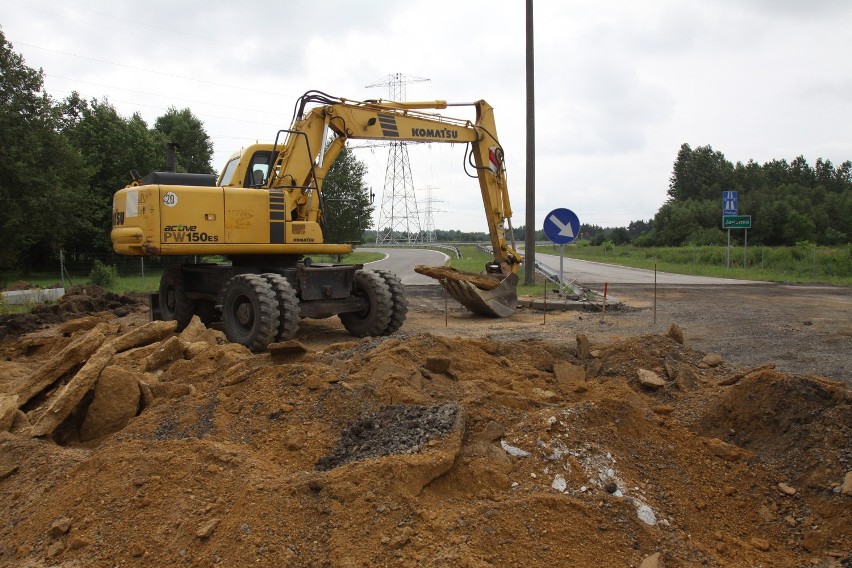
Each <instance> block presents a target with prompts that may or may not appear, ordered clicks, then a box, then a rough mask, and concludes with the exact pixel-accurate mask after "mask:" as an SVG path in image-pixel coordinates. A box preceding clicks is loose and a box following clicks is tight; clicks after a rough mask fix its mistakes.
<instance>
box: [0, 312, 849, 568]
mask: <svg viewBox="0 0 852 568" xmlns="http://www.w3.org/2000/svg"><path fill="white" fill-rule="evenodd" d="M72 324H73V325H72ZM278 353H279V354H274V353H269V354H262V355H253V354H251V353H250V352H248V351H247V350H246V349H245V348H243V347H241V346H238V345H232V344H227V343H225V342H224V340H223V338H222V336H221V334H220V333H218V332H215V331H214V330H209V329H206V328H204V326H203V325H201V324H200V322H199V321H198V320H197V319H196V320H194V321H193V322H192V323H191V324H190V325H189V326H188V327H187V328H186V329H185V330H184V331H183V332H181V333H180V334H179V335H177V334H175V333H174V332H173V325H170V324H168V323H166V322H151V323H144V319H140V318H139V317H138V316H137V317H136V318H135V319H134V317H133V315H132V314H128V316H122V317H115V315H114V314H109V316H107V315H104V314H102V315H100V316H89V317H88V318H81V319H79V320H76V322H66V323H64V324H62V325H61V326H55V327H54V328H53V329H51V330H44V331H42V332H39V334H31V336H28V337H26V338H22V339H20V340H18V341H12V342H10V341H7V342H6V344H5V345H4V346H3V347H2V355H3V356H4V357H3V360H0V363H2V364H0V376H2V377H3V380H2V381H0V425H2V424H3V417H4V416H11V419H10V420H9V421H8V422H9V424H8V428H7V429H11V432H8V433H0V502H2V503H3V512H4V518H5V519H6V522H4V524H3V525H2V526H0V565H3V566H47V565H64V566H77V565H80V566H82V565H85V566H114V565H117V564H147V565H154V566H161V565H162V566H165V565H178V564H179V565H189V566H209V565H222V566H248V565H257V564H260V565H268V566H346V567H348V566H374V565H375V566H384V565H404V566H435V567H437V566H448V565H451V566H469V567H481V566H548V567H549V566H566V565H571V566H628V565H632V566H639V565H640V564H643V561H644V562H645V564H643V565H646V566H647V565H651V564H652V563H653V562H654V559H655V558H657V557H655V556H654V554H656V553H659V554H660V555H661V556H660V557H659V558H660V559H661V561H663V562H664V563H665V565H666V566H696V565H704V566H758V565H760V566H780V567H788V566H789V567H794V566H803V565H814V566H825V567H835V566H836V567H840V566H843V565H848V563H849V562H852V558H850V556H849V550H852V535H850V533H849V531H848V527H849V526H850V525H852V507H850V506H849V505H850V499H852V496H850V494H852V475H850V474H848V473H847V472H848V470H849V462H848V460H849V455H848V452H849V448H850V447H852V433H850V430H849V424H850V420H849V416H850V408H852V405H850V394H849V389H848V387H846V386H844V385H841V384H839V383H833V382H830V381H826V380H823V379H817V378H809V377H791V376H789V375H784V374H782V373H776V372H775V371H773V370H772V369H769V368H762V369H739V368H735V367H734V366H732V365H730V364H728V363H726V362H725V361H723V360H722V359H721V358H720V357H718V356H713V355H712V354H707V353H702V352H698V351H694V350H692V349H690V348H688V347H685V346H684V345H682V344H681V343H679V342H678V341H675V340H674V339H672V338H670V337H667V336H657V335H646V336H641V337H631V338H627V339H625V340H623V341H613V342H609V343H607V344H602V345H595V344H592V343H591V342H590V341H589V340H588V338H586V337H585V336H583V335H578V336H577V337H576V338H572V339H571V341H570V342H565V341H564V340H559V341H540V340H536V341H530V340H525V341H499V340H496V339H493V338H489V337H484V338H478V339H464V338H460V337H455V338H452V337H440V336H436V335H432V334H430V333H421V334H412V335H401V336H397V337H391V338H384V339H365V340H362V341H358V342H352V341H349V342H343V343H330V344H328V345H326V346H325V347H323V348H321V349H315V350H311V349H308V350H307V351H297V350H292V351H281V352H278ZM24 398H26V401H23V399H24ZM13 399H14V402H12V400H13ZM3 408H6V409H7V410H6V411H5V413H4V411H3V410H2V409H3ZM119 408H123V409H124V410H123V411H122V412H118V409H119ZM785 454H786V455H788V456H791V455H793V456H794V457H792V459H790V460H785V459H784V455H785Z"/></svg>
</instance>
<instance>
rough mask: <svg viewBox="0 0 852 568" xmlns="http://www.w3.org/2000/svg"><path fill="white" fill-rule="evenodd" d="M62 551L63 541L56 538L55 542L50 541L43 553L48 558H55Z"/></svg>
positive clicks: (63, 549) (63, 547)
mask: <svg viewBox="0 0 852 568" xmlns="http://www.w3.org/2000/svg"><path fill="white" fill-rule="evenodd" d="M63 552H65V543H64V542H62V541H61V540H57V541H55V542H52V543H50V546H48V547H47V551H46V552H45V554H46V555H47V557H48V558H56V557H57V556H59V555H60V554H62V553H63Z"/></svg>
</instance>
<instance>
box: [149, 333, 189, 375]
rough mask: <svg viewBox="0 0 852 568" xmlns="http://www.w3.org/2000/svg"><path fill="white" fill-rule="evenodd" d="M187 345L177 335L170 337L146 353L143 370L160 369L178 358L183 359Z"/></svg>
mask: <svg viewBox="0 0 852 568" xmlns="http://www.w3.org/2000/svg"><path fill="white" fill-rule="evenodd" d="M186 348H187V345H186V344H184V343H183V341H181V340H180V338H179V337H170V338H168V339H166V340H165V341H163V343H162V344H161V345H160V346H159V347H158V348H157V349H156V350H154V352H153V353H151V354H150V355H148V359H146V360H145V370H146V371H153V370H155V369H162V368H163V367H165V366H166V365H168V364H169V363H173V362H175V361H177V360H178V359H183V353H184V351H186Z"/></svg>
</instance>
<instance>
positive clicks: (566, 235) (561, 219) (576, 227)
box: [544, 209, 580, 297]
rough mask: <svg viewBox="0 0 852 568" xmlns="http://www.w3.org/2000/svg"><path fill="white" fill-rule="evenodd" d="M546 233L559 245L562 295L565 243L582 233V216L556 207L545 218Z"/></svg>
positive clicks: (560, 293)
mask: <svg viewBox="0 0 852 568" xmlns="http://www.w3.org/2000/svg"><path fill="white" fill-rule="evenodd" d="M544 234H545V236H546V237H547V238H548V240H550V242H552V243H553V244H555V245H559V296H560V297H562V294H563V283H564V281H563V263H564V260H565V245H567V244H569V243H572V242H574V239H576V238H577V235H579V234H580V218H579V217H577V214H576V213H574V212H573V211H571V210H570V209H554V210H553V211H551V212H550V213H548V214H547V216H546V217H545V218H544Z"/></svg>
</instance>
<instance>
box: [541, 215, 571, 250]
mask: <svg viewBox="0 0 852 568" xmlns="http://www.w3.org/2000/svg"><path fill="white" fill-rule="evenodd" d="M544 234H545V236H546V237H547V238H548V239H549V240H550V242H552V243H553V244H557V245H567V244H568V243H570V242H571V241H573V240H574V239H576V238H577V236H578V235H579V234H580V218H579V217H577V214H576V213H574V212H573V211H571V210H570V209H554V210H553V211H551V212H550V213H548V214H547V216H546V217H545V218H544Z"/></svg>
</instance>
